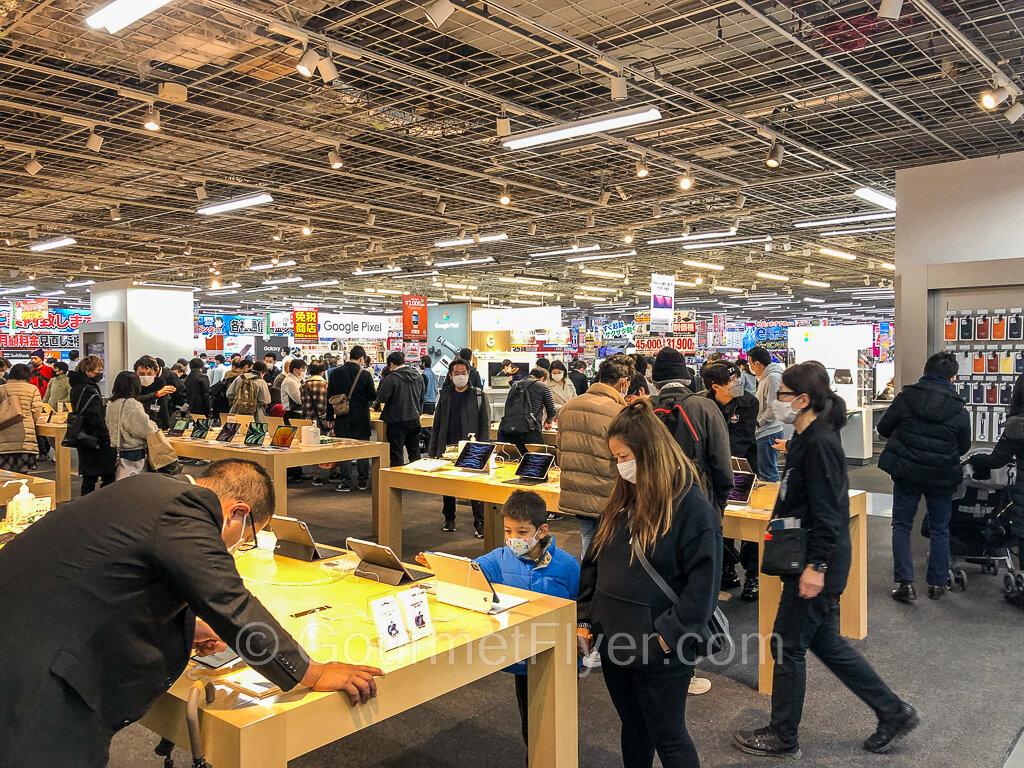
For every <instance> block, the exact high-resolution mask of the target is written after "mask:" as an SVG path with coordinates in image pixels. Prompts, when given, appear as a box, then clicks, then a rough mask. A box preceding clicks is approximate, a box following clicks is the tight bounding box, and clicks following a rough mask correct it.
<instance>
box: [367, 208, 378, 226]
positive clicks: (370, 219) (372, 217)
mask: <svg viewBox="0 0 1024 768" xmlns="http://www.w3.org/2000/svg"><path fill="white" fill-rule="evenodd" d="M376 222H377V214H375V213H374V212H373V211H367V212H366V226H368V227H372V226H373V225H374V224H375V223H376Z"/></svg>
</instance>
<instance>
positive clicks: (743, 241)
mask: <svg viewBox="0 0 1024 768" xmlns="http://www.w3.org/2000/svg"><path fill="white" fill-rule="evenodd" d="M771 241H772V236H771V235H764V236H763V237H741V238H739V239H736V240H715V241H710V240H709V241H706V242H703V243H690V244H689V245H684V246H683V250H684V251H695V250H697V249H698V248H701V249H703V248H725V247H727V246H730V245H750V244H751V243H770V242H771Z"/></svg>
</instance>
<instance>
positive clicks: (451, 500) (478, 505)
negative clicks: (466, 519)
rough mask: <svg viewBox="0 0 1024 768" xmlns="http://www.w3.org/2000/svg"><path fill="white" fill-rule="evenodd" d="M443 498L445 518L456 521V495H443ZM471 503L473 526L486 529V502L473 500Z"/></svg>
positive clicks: (479, 529) (442, 509) (480, 529)
mask: <svg viewBox="0 0 1024 768" xmlns="http://www.w3.org/2000/svg"><path fill="white" fill-rule="evenodd" d="M442 500H443V501H442V504H443V506H442V507H441V511H442V512H443V513H444V519H445V520H448V521H452V522H454V520H455V497H454V496H443V497H442ZM469 504H470V506H471V507H472V508H473V528H475V529H476V530H478V531H482V530H483V529H484V503H483V502H482V501H471V502H469Z"/></svg>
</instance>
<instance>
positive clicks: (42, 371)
mask: <svg viewBox="0 0 1024 768" xmlns="http://www.w3.org/2000/svg"><path fill="white" fill-rule="evenodd" d="M29 362H30V363H31V364H32V378H31V379H29V381H30V382H31V383H32V384H33V385H34V386H35V388H36V389H38V390H39V396H40V397H46V387H47V386H48V385H49V383H50V379H52V378H53V368H51V367H50V366H48V365H47V364H46V362H45V361H44V353H43V350H42V349H36V350H33V352H32V354H31V355H29Z"/></svg>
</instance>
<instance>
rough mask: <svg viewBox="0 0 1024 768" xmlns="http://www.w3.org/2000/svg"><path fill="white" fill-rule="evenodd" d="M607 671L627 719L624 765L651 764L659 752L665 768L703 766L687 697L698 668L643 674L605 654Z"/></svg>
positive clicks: (629, 767)
mask: <svg viewBox="0 0 1024 768" xmlns="http://www.w3.org/2000/svg"><path fill="white" fill-rule="evenodd" d="M601 673H602V675H603V676H604V682H605V685H606V686H608V693H609V695H610V696H611V698H612V704H614V705H615V710H616V711H617V712H618V713H619V719H620V720H622V737H621V738H622V742H621V743H622V765H623V766H624V767H625V768H651V766H652V765H653V764H654V753H655V750H657V753H658V757H660V758H661V764H662V766H663V768H699V766H700V758H699V757H697V747H696V746H694V743H693V739H691V738H690V734H689V732H688V731H687V730H686V697H687V695H688V694H689V688H690V680H691V679H692V678H693V667H690V666H688V665H685V664H680V665H678V666H674V667H669V668H668V669H664V670H658V671H657V672H640V671H636V670H634V669H632V668H631V667H625V666H619V665H617V664H615V663H613V662H612V661H611V660H609V659H608V658H606V657H605V655H604V654H602V655H601Z"/></svg>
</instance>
